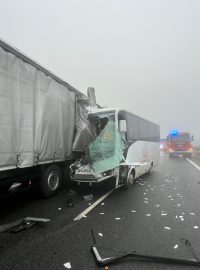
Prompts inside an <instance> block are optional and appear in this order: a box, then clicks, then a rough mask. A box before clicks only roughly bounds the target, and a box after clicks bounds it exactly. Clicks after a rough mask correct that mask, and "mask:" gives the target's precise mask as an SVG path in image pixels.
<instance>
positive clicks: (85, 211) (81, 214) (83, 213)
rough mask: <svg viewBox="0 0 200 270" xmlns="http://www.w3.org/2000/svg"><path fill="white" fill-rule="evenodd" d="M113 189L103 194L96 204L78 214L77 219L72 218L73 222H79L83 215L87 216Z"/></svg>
mask: <svg viewBox="0 0 200 270" xmlns="http://www.w3.org/2000/svg"><path fill="white" fill-rule="evenodd" d="M114 190H115V188H113V189H111V190H110V191H108V192H107V193H106V194H104V195H103V196H102V197H101V198H99V199H98V200H97V201H96V202H94V203H93V204H92V205H90V206H89V207H88V208H87V209H85V210H84V211H83V212H82V213H80V214H79V215H78V216H77V217H75V218H74V220H80V219H81V218H83V217H84V216H85V215H87V214H88V213H89V212H90V211H91V210H92V209H93V208H95V207H96V206H97V205H98V204H99V203H100V202H102V201H103V200H104V199H105V198H107V197H108V196H109V195H110V194H111V193H112V192H113V191H114Z"/></svg>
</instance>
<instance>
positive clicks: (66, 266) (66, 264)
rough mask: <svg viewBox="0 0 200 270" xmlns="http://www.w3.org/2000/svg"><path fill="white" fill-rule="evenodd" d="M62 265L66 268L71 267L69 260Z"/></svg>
mask: <svg viewBox="0 0 200 270" xmlns="http://www.w3.org/2000/svg"><path fill="white" fill-rule="evenodd" d="M64 267H65V268H67V269H71V268H72V267H71V263H70V262H67V263H64Z"/></svg>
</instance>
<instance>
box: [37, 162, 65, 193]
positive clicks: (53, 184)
mask: <svg viewBox="0 0 200 270" xmlns="http://www.w3.org/2000/svg"><path fill="white" fill-rule="evenodd" d="M61 185H62V173H61V170H60V168H59V167H58V166H57V165H50V166H48V167H46V168H45V169H44V171H43V173H42V178H41V191H42V194H43V195H44V196H45V197H47V198H48V197H51V196H53V195H55V194H56V193H57V192H58V191H59V190H60V188H61Z"/></svg>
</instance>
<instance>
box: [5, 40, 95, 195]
mask: <svg viewBox="0 0 200 270" xmlns="http://www.w3.org/2000/svg"><path fill="white" fill-rule="evenodd" d="M85 103H87V98H86V96H84V95H83V94H82V93H81V92H79V91H78V90H76V89H75V88H73V87H72V86H70V85H69V84H68V83H66V82H64V81H63V80H61V79H60V78H58V77H57V76H55V75H54V74H52V73H51V72H49V71H48V70H46V69H45V68H43V67H42V66H40V65H39V64H38V63H36V62H34V61H33V60H31V59H30V58H28V57H26V56H25V55H24V54H22V53H20V52H19V51H18V50H16V49H15V48H13V47H12V46H10V45H8V44H7V43H5V42H4V41H2V40H0V194H1V193H3V194H5V192H6V191H12V190H15V189H20V188H29V187H30V186H32V185H35V184H39V185H40V187H41V189H42V191H43V193H44V195H46V196H51V195H53V194H55V193H56V192H57V191H58V190H59V188H60V186H61V183H62V179H63V178H64V176H65V175H66V172H67V170H68V166H66V163H67V161H69V160H71V159H72V158H73V155H74V153H75V151H76V150H78V151H79V152H80V151H82V150H83V149H84V147H85V145H87V144H88V143H89V142H90V138H91V137H92V134H91V132H90V129H89V128H88V126H87V125H88V122H87V114H86V112H85V110H84V104H85ZM83 128H84V129H85V130H87V135H88V136H82V135H80V131H81V130H82V129H83ZM74 142H75V145H74ZM76 153H77V152H76Z"/></svg>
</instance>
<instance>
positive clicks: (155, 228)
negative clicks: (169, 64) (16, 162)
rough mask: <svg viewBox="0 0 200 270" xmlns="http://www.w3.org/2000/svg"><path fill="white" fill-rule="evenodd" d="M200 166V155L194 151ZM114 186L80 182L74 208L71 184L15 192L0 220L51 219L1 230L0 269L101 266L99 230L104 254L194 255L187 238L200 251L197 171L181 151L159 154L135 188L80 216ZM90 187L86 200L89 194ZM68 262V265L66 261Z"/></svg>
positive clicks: (129, 263) (142, 265)
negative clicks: (51, 190)
mask: <svg viewBox="0 0 200 270" xmlns="http://www.w3.org/2000/svg"><path fill="white" fill-rule="evenodd" d="M191 160H193V162H195V164H197V165H198V166H200V160H199V159H197V158H191ZM111 188H112V186H111V185H109V186H108V185H105V184H100V185H99V186H96V187H93V188H90V187H77V186H76V187H75V190H76V194H75V195H74V197H73V205H72V206H73V207H70V206H69V201H68V189H67V188H66V187H64V188H63V189H62V191H61V192H60V193H59V194H58V195H57V196H56V197H54V198H51V199H48V200H44V199H42V198H41V197H40V195H39V194H37V193H35V192H31V193H24V194H18V195H16V196H14V197H12V198H8V199H6V200H3V201H1V213H0V224H4V223H7V222H12V221H15V220H17V219H20V218H23V217H26V216H34V217H44V218H50V219H51V221H50V222H49V223H47V224H41V225H40V224H38V225H36V226H34V227H32V228H31V229H29V230H25V231H22V232H20V233H2V234H0V257H1V260H0V269H5V270H6V269H16V270H18V269H20V270H21V269H31V270H32V269H37V270H38V269H41V270H44V269H52V270H53V269H54V270H56V269H70V267H71V269H87V270H88V269H104V268H100V267H98V266H97V265H96V262H95V260H94V257H93V256H92V253H91V245H93V241H94V239H93V237H92V234H91V230H93V232H94V236H95V240H96V245H97V247H98V250H99V251H100V253H101V255H102V257H111V256H113V255H119V254H121V253H120V252H119V250H120V251H125V252H130V251H132V252H133V251H135V252H136V253H142V254H146V255H157V256H165V257H176V258H180V259H195V257H194V254H193V252H192V250H191V248H188V246H187V245H186V244H185V242H184V239H187V240H189V241H190V243H191V245H192V247H193V249H194V251H195V253H196V255H197V256H198V257H199V258H200V254H199V250H200V196H199V194H200V171H199V170H198V169H197V168H196V167H194V166H193V165H192V164H191V163H189V162H188V160H186V159H184V158H168V156H166V155H164V154H163V153H162V155H161V157H160V165H159V167H158V168H156V169H155V170H154V171H153V172H152V174H151V175H150V176H148V175H146V176H144V177H141V178H139V179H137V180H136V181H135V182H134V184H133V186H132V187H131V189H130V190H128V191H125V190H123V189H122V188H121V189H118V190H115V191H114V192H112V193H111V194H110V195H109V196H108V197H107V198H106V199H104V200H103V201H102V202H100V203H99V205H97V206H96V207H95V208H94V209H92V210H91V211H90V212H89V213H88V214H87V215H85V216H84V217H83V218H81V219H80V220H79V221H74V219H75V217H77V216H78V215H79V214H80V213H81V212H82V211H84V210H85V209H86V208H88V207H91V206H92V204H93V202H95V201H96V200H97V199H99V198H101V197H102V196H103V195H104V194H106V193H107V192H108V191H109V190H110V189H111ZM89 194H93V200H92V201H87V200H85V199H84V198H83V196H84V195H89ZM64 264H65V266H64ZM109 269H197V268H196V267H192V266H188V265H185V266H183V265H180V266H178V265H173V264H166V263H154V262H142V261H134V259H126V260H124V261H122V262H119V263H116V264H114V265H110V266H109Z"/></svg>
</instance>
